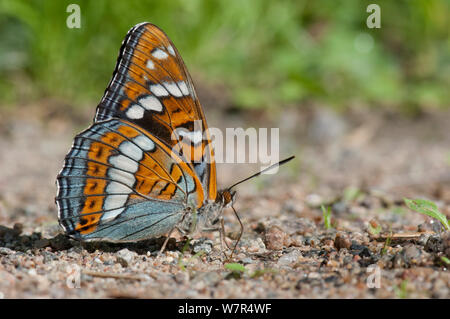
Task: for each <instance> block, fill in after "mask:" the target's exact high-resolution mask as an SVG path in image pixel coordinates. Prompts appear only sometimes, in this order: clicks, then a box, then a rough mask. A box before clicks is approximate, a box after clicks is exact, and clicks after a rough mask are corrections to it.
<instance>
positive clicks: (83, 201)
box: [56, 119, 204, 241]
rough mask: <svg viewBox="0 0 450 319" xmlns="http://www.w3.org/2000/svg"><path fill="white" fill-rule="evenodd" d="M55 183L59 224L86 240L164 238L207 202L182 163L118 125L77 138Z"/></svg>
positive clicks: (147, 137)
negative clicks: (188, 213) (187, 210)
mask: <svg viewBox="0 0 450 319" xmlns="http://www.w3.org/2000/svg"><path fill="white" fill-rule="evenodd" d="M57 183H58V194H57V198H56V202H57V204H58V207H59V219H60V223H61V225H62V226H63V227H64V229H65V230H66V232H68V233H69V234H72V235H74V236H75V237H81V238H83V239H107V240H111V241H126V240H135V239H137V238H142V236H143V237H154V236H157V235H161V234H163V233H165V232H167V231H169V230H170V228H172V227H173V226H174V225H175V224H176V223H177V222H178V220H179V219H180V218H181V216H182V214H181V212H182V211H183V209H184V208H185V207H186V206H187V205H193V206H194V207H200V206H201V204H202V202H203V196H204V191H203V187H202V185H201V183H200V181H199V179H198V177H197V176H196V174H195V173H194V172H193V171H192V170H191V169H190V167H189V166H188V165H187V164H186V163H184V161H183V160H182V159H181V158H179V157H178V156H177V155H176V154H173V153H171V150H170V149H169V148H168V147H167V146H166V145H164V144H162V143H161V142H160V141H159V140H158V139H157V138H155V137H154V136H153V135H151V134H149V133H148V132H146V131H144V130H142V129H141V128H139V127H138V126H136V125H135V124H133V123H130V122H126V121H123V120H119V119H111V120H108V121H103V122H99V123H94V124H93V125H92V126H91V127H90V128H88V129H87V130H85V131H84V132H82V133H80V134H78V135H77V136H76V137H75V140H74V143H73V146H72V149H71V150H70V152H69V153H68V154H67V156H66V158H65V163H64V167H63V169H62V171H61V172H60V174H59V175H58V178H57ZM119 225H120V227H119ZM149 235H151V236H149Z"/></svg>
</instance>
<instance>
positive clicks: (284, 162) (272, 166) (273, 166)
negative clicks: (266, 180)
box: [228, 155, 295, 190]
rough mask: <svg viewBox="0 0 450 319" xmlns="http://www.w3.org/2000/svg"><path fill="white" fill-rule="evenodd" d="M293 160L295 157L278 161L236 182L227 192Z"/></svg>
mask: <svg viewBox="0 0 450 319" xmlns="http://www.w3.org/2000/svg"><path fill="white" fill-rule="evenodd" d="M294 158H295V156H294V155H292V156H291V157H288V158H286V159H284V160H282V161H279V162H278V163H276V164H273V165H270V166H269V167H267V168H265V169H263V170H262V171H259V172H258V173H255V174H253V175H251V176H249V177H247V178H244V179H243V180H241V181H239V182H237V183H235V184H233V185H231V186H230V187H228V190H231V189H232V188H233V187H235V186H237V185H239V184H241V183H243V182H245V181H248V180H249V179H252V178H254V177H256V176H259V175H261V174H263V173H264V172H267V171H270V170H271V169H273V168H275V167H277V166H281V165H283V164H286V163H287V162H289V161H290V160H292V159H294Z"/></svg>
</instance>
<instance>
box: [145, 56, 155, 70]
mask: <svg viewBox="0 0 450 319" xmlns="http://www.w3.org/2000/svg"><path fill="white" fill-rule="evenodd" d="M145 66H146V67H147V69H150V70H153V69H154V68H155V63H153V61H152V60H150V59H148V60H147V64H146V65H145Z"/></svg>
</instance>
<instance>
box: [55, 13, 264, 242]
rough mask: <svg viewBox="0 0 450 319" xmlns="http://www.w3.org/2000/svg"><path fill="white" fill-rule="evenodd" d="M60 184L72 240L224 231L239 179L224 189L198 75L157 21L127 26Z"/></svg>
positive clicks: (61, 208) (62, 220) (61, 212)
mask: <svg viewBox="0 0 450 319" xmlns="http://www.w3.org/2000/svg"><path fill="white" fill-rule="evenodd" d="M255 175H259V173H258V174H255ZM56 183H57V196H56V198H55V201H56V204H57V206H58V219H59V224H60V225H61V226H62V228H63V229H64V231H65V233H66V234H68V235H69V236H71V237H73V238H75V239H79V240H83V241H110V242H134V241H139V240H143V239H148V238H155V237H159V236H162V235H165V234H169V235H168V236H167V239H168V238H169V236H170V233H171V232H172V231H173V230H174V229H178V230H179V231H180V232H182V233H190V232H192V231H194V230H196V229H202V230H220V229H222V230H223V219H222V211H223V209H224V208H226V207H230V206H232V204H233V202H234V199H235V191H233V190H232V187H234V186H235V185H236V184H235V185H233V186H232V187H229V188H227V189H225V190H222V191H218V189H217V181H216V165H215V161H214V150H213V147H212V143H211V136H210V134H209V131H208V126H207V123H206V118H205V115H204V112H203V109H202V107H201V105H200V102H199V100H198V98H197V94H196V92H195V89H194V85H193V82H192V79H191V77H190V75H189V73H188V71H187V69H186V66H185V64H184V62H183V60H182V58H181V56H180V54H179V53H178V51H177V49H176V47H175V46H174V44H173V43H172V41H171V40H170V39H169V38H168V36H167V35H166V34H165V33H164V32H163V31H162V30H161V29H160V28H158V27H157V26H155V25H153V24H151V23H147V22H145V23H141V24H138V25H136V26H134V27H133V28H132V29H130V31H129V32H128V33H127V35H126V37H125V39H124V40H123V42H122V45H121V48H120V51H119V57H118V59H117V63H116V66H115V69H114V72H113V76H112V79H111V81H110V83H109V85H108V87H107V88H106V90H105V92H104V95H103V97H102V99H101V101H100V103H99V104H98V106H97V109H96V115H95V118H94V122H93V124H92V125H91V126H90V127H89V128H87V129H86V130H84V131H83V132H81V133H79V134H78V135H76V136H75V138H74V141H73V145H72V147H71V149H70V151H69V152H68V154H67V155H66V157H65V159H64V165H63V168H62V170H61V171H60V173H59V174H58V176H57V181H56ZM233 210H234V209H233ZM234 212H235V213H236V211H234ZM236 216H237V214H236ZM238 219H239V217H238ZM239 222H240V220H239ZM240 224H241V234H242V228H243V226H242V223H241V222H240ZM220 225H221V227H220ZM221 235H222V232H221ZM166 242H167V241H166ZM164 246H165V245H163V247H164ZM163 249H164V248H163Z"/></svg>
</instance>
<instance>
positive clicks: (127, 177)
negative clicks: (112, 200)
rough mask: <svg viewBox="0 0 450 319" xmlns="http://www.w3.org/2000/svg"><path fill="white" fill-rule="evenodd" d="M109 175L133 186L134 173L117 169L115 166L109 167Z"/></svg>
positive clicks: (115, 179)
mask: <svg viewBox="0 0 450 319" xmlns="http://www.w3.org/2000/svg"><path fill="white" fill-rule="evenodd" d="M108 177H109V178H111V179H112V180H114V181H117V182H121V183H124V184H126V185H127V186H129V187H133V185H134V181H135V178H134V175H133V174H131V173H127V172H124V171H121V170H118V169H115V168H113V167H110V168H109V169H108Z"/></svg>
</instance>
